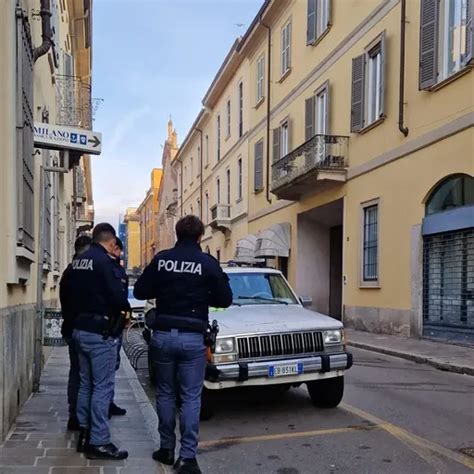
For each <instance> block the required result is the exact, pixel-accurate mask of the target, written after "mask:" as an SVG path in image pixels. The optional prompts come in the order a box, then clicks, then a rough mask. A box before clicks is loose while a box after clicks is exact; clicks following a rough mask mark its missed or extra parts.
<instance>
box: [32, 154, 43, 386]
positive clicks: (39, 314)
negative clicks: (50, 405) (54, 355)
mask: <svg viewBox="0 0 474 474" xmlns="http://www.w3.org/2000/svg"><path fill="white" fill-rule="evenodd" d="M43 164H44V163H43V154H41V165H40V172H39V193H40V195H39V217H38V223H39V236H38V252H37V255H38V259H37V273H36V321H35V323H36V324H35V358H34V364H33V366H34V373H33V391H34V392H38V391H39V387H40V377H41V362H42V358H43V311H44V308H43V259H44V248H43V247H44V244H43V242H44V204H45V203H44V169H43Z"/></svg>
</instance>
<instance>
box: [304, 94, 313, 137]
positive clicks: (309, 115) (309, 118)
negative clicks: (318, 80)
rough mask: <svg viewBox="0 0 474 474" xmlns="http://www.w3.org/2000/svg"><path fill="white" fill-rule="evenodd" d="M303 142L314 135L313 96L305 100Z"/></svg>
mask: <svg viewBox="0 0 474 474" xmlns="http://www.w3.org/2000/svg"><path fill="white" fill-rule="evenodd" d="M304 108H305V136H304V138H305V141H308V140H309V139H310V138H313V135H314V95H313V96H311V97H310V98H309V99H306V100H305V107H304Z"/></svg>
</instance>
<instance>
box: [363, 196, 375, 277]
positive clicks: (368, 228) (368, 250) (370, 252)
mask: <svg viewBox="0 0 474 474" xmlns="http://www.w3.org/2000/svg"><path fill="white" fill-rule="evenodd" d="M378 208H379V205H378V203H370V204H366V205H364V206H363V216H364V217H363V242H362V281H363V282H377V280H378Z"/></svg>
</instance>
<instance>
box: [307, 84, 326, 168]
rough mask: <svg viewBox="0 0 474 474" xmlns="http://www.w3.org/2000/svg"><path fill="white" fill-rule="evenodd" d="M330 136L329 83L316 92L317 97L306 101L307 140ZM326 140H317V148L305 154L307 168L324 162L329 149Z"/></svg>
mask: <svg viewBox="0 0 474 474" xmlns="http://www.w3.org/2000/svg"><path fill="white" fill-rule="evenodd" d="M328 134H329V82H326V83H324V84H323V85H322V86H321V87H320V88H319V89H317V90H316V92H315V95H314V96H311V97H309V98H308V99H306V101H305V140H306V141H308V140H310V139H311V138H313V137H314V136H315V135H328ZM326 141H327V140H325V139H317V140H316V143H315V145H316V146H315V147H312V149H311V150H309V151H308V152H306V153H305V161H306V165H307V166H314V165H315V164H316V163H318V162H321V160H324V159H325V157H326V155H327V153H326V152H327V151H329V147H328V146H327V145H326Z"/></svg>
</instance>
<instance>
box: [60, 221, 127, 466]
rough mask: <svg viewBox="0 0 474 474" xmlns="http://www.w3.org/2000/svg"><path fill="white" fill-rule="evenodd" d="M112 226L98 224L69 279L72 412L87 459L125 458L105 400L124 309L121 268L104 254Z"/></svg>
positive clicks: (111, 381)
mask: <svg viewBox="0 0 474 474" xmlns="http://www.w3.org/2000/svg"><path fill="white" fill-rule="evenodd" d="M115 237H116V235H115V230H114V228H113V227H112V226H111V225H110V224H106V223H103V224H98V225H97V226H96V227H95V228H94V230H93V233H92V239H93V243H92V245H91V247H90V249H89V250H87V251H86V252H84V253H83V254H81V255H79V256H78V257H77V258H75V259H74V260H73V262H72V270H71V273H70V277H69V281H70V285H71V287H72V288H74V293H73V296H72V307H73V308H74V309H75V311H76V317H75V318H74V322H73V326H74V331H73V338H74V341H75V342H76V347H77V350H78V353H79V370H80V376H81V383H80V388H79V396H78V400H77V417H78V420H79V424H80V427H81V432H80V436H79V440H78V445H77V450H78V451H79V452H85V455H86V457H87V458H89V459H125V458H127V457H128V453H127V452H126V451H119V450H118V449H117V447H116V446H115V445H114V444H112V443H111V441H110V430H109V421H108V411H109V404H110V400H111V395H112V391H113V386H114V379H115V364H116V361H117V343H118V342H117V337H116V334H115V332H114V328H115V326H116V321H115V318H114V316H115V315H119V314H120V313H121V312H122V311H128V310H129V308H130V305H129V303H128V299H127V293H126V291H125V290H124V287H123V284H122V281H121V278H122V274H121V272H120V271H119V270H118V269H117V266H116V264H115V262H114V261H113V260H112V259H111V258H110V256H109V255H108V254H109V253H111V252H112V251H113V249H114V246H115Z"/></svg>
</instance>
